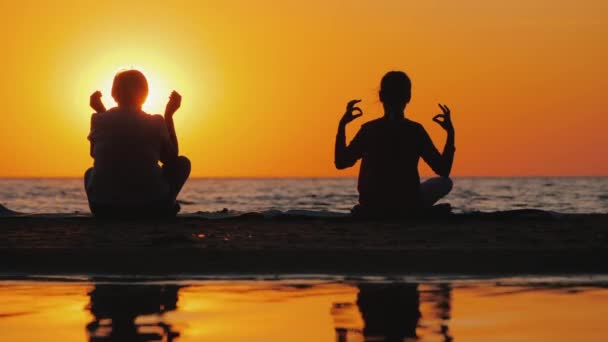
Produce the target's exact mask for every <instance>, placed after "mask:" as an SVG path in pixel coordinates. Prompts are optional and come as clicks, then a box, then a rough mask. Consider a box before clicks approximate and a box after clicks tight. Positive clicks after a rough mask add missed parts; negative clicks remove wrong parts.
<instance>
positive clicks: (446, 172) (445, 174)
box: [433, 166, 452, 178]
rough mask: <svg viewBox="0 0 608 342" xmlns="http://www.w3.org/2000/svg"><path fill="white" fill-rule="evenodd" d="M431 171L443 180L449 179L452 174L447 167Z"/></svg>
mask: <svg viewBox="0 0 608 342" xmlns="http://www.w3.org/2000/svg"><path fill="white" fill-rule="evenodd" d="M433 171H435V173H436V174H437V175H438V176H440V177H443V178H449V177H450V173H451V172H452V170H451V168H450V167H447V166H441V167H438V168H434V169H433Z"/></svg>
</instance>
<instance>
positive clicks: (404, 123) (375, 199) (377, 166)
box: [336, 117, 444, 211]
mask: <svg viewBox="0 0 608 342" xmlns="http://www.w3.org/2000/svg"><path fill="white" fill-rule="evenodd" d="M338 140H340V139H338ZM342 141H343V138H342ZM339 150H341V151H342V154H341V156H342V157H343V160H344V163H345V164H346V165H349V166H350V165H354V163H355V162H356V161H357V160H358V159H362V162H361V169H360V171H359V180H358V186H357V188H358V191H359V204H360V205H361V206H362V207H365V208H368V209H372V210H382V211H403V210H406V211H411V210H415V209H418V208H421V207H422V199H421V195H420V175H419V174H418V161H419V160H420V158H423V159H424V160H425V161H426V162H427V163H428V164H429V166H431V168H432V169H433V170H434V171H435V172H437V173H438V174H439V173H441V170H442V168H443V166H444V165H443V164H444V163H443V159H442V156H441V154H440V153H439V151H438V150H437V148H435V145H433V142H432V140H431V138H430V137H429V135H428V133H427V132H426V130H425V129H424V127H422V125H420V124H419V123H416V122H414V121H411V120H408V119H405V118H403V119H400V120H390V119H388V118H385V117H384V118H380V119H377V120H373V121H370V122H368V123H366V124H364V125H363V126H362V127H361V129H360V130H359V132H358V133H357V135H356V136H355V138H354V139H353V140H352V142H351V143H350V145H348V146H347V147H345V148H344V149H340V148H339V147H338V146H337V147H336V151H339Z"/></svg>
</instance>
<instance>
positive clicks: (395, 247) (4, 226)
mask: <svg viewBox="0 0 608 342" xmlns="http://www.w3.org/2000/svg"><path fill="white" fill-rule="evenodd" d="M0 260H2V262H1V263H0V273H2V274H12V275H14V274H92V273H111V274H133V275H139V274H141V275H144V274H145V275H156V274H162V275H177V274H201V275H205V274H214V275H215V274H217V275H228V274H241V275H243V274H275V273H290V274H295V273H298V274H306V273H309V274H310V273H325V274H353V275H356V274H401V275H407V274H411V273H416V274H435V273H442V274H446V273H449V274H481V275H507V274H530V273H542V274H548V273H559V274H569V273H576V274H581V273H606V272H608V215H601V214H598V215H559V214H552V213H546V212H539V211H527V210H523V211H516V212H502V213H491V214H481V213H476V214H460V215H451V216H449V217H444V218H435V219H412V220H406V221H393V222H391V221H386V222H372V221H370V222H359V221H355V220H353V219H351V218H325V219H320V218H306V217H295V216H279V217H275V218H264V217H262V216H260V215H255V214H250V215H245V216H241V217H237V218H228V219H213V220H210V219H205V218H202V217H196V216H184V217H178V218H177V219H174V220H168V221H149V222H146V221H97V220H95V219H93V218H91V217H57V216H52V215H51V216H49V215H46V216H45V215H38V216H37V215H33V216H17V217H0Z"/></svg>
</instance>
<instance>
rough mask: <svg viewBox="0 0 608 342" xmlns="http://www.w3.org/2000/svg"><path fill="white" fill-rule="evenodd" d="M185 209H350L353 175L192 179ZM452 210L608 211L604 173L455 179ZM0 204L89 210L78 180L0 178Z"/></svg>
mask: <svg viewBox="0 0 608 342" xmlns="http://www.w3.org/2000/svg"><path fill="white" fill-rule="evenodd" d="M180 200H181V201H182V212H183V213H194V212H214V211H219V210H223V209H224V208H226V209H229V210H232V211H237V212H249V211H266V210H281V211H286V210H291V209H299V210H315V211H323V210H325V211H334V212H348V211H349V210H350V208H351V207H352V206H353V205H354V204H356V202H357V192H356V180H355V179H352V178H346V179H344V178H341V179H335V178H326V179H324V178H314V179H192V180H189V181H188V183H187V184H186V186H185V187H184V189H183V191H182V193H181V195H180ZM444 202H450V203H451V204H452V206H453V207H454V208H455V211H456V212H470V211H496V210H509V209H522V208H535V209H544V210H551V211H557V212H563V213H608V177H593V178H591V177H589V178H456V179H455V187H454V190H453V191H452V193H451V194H450V195H449V196H448V197H447V198H446V199H445V200H444ZM0 204H2V205H4V206H6V207H8V208H10V209H12V210H16V211H21V212H28V213H88V212H89V209H88V206H87V201H86V196H85V194H84V191H83V185H82V181H81V180H80V179H0Z"/></svg>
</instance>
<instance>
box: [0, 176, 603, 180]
mask: <svg viewBox="0 0 608 342" xmlns="http://www.w3.org/2000/svg"><path fill="white" fill-rule="evenodd" d="M431 177H436V176H420V178H421V179H426V178H431ZM607 177H608V175H498V176H495V175H473V176H470V175H469V176H467V175H457V176H450V178H454V179H458V178H484V179H496V178H607ZM357 178H358V176H357V175H350V176H192V177H189V179H194V180H202V179H226V180H229V179H234V180H256V179H260V180H262V179H266V180H269V179H294V180H296V179H357ZM0 179H2V180H35V179H48V180H54V179H56V180H62V179H65V180H68V179H70V180H71V179H82V176H0Z"/></svg>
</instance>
